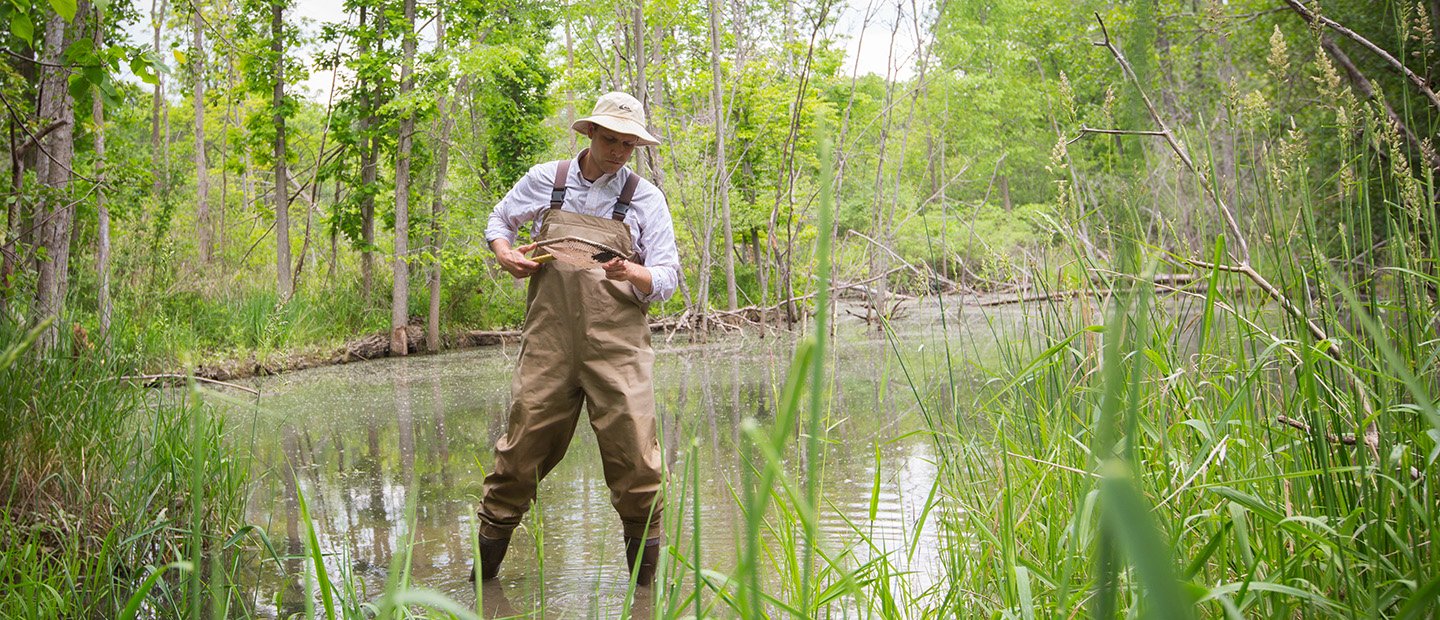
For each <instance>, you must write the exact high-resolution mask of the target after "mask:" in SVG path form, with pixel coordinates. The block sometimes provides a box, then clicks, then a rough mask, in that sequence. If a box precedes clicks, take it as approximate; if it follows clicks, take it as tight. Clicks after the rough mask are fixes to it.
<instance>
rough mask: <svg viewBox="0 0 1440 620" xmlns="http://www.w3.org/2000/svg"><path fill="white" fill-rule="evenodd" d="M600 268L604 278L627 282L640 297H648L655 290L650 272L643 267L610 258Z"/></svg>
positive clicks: (621, 259) (620, 259)
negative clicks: (603, 272) (603, 270)
mask: <svg viewBox="0 0 1440 620" xmlns="http://www.w3.org/2000/svg"><path fill="white" fill-rule="evenodd" d="M601 267H603V268H604V269H605V277H606V278H608V279H611V280H615V281H618V282H629V283H630V285H631V286H634V287H635V290H637V291H640V294H642V295H649V294H650V293H651V292H653V291H654V290H655V285H654V282H653V281H652V280H651V278H650V270H649V269H648V268H646V267H645V266H644V265H641V264H639V263H633V262H630V261H628V260H625V259H623V258H612V259H610V262H607V263H605V264H604V265H601Z"/></svg>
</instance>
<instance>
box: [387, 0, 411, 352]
mask: <svg viewBox="0 0 1440 620" xmlns="http://www.w3.org/2000/svg"><path fill="white" fill-rule="evenodd" d="M401 45H402V47H403V48H404V51H403V52H402V54H403V60H402V61H401V64H400V101H401V103H402V105H403V106H404V108H403V109H402V111H401V112H400V136H399V138H398V140H397V142H396V145H397V146H396V150H397V153H396V156H395V282H394V285H393V287H392V288H391V294H390V354H391V355H405V354H406V353H407V352H408V351H409V346H410V345H409V342H408V338H407V337H406V331H405V325H406V324H407V323H408V322H409V307H410V267H409V264H408V263H406V262H405V261H406V260H408V259H409V256H408V254H409V250H410V239H409V237H410V150H411V141H412V140H413V139H414V134H415V107H414V106H415V104H414V102H412V101H409V98H410V93H411V91H412V90H414V86H415V84H414V82H413V77H414V72H415V0H405V35H404V42H403V43H402V44H401Z"/></svg>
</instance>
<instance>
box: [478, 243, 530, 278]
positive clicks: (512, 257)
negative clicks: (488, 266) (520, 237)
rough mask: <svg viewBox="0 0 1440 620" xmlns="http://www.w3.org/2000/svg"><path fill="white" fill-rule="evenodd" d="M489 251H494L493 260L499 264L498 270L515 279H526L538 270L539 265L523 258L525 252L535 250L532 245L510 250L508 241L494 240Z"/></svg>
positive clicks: (528, 244)
mask: <svg viewBox="0 0 1440 620" xmlns="http://www.w3.org/2000/svg"><path fill="white" fill-rule="evenodd" d="M490 249H491V250H494V251H495V260H496V262H498V263H500V268H501V269H504V270H505V271H506V272H507V273H509V274H510V275H512V276H515V278H516V279H519V278H528V277H530V276H532V275H535V272H536V271H538V270H539V269H540V263H537V262H535V261H533V260H530V259H529V258H526V257H525V253H526V252H529V251H530V250H533V249H535V244H533V243H527V244H525V245H522V246H520V247H518V248H512V247H510V242H509V241H506V240H504V239H496V240H495V241H493V242H491V244H490Z"/></svg>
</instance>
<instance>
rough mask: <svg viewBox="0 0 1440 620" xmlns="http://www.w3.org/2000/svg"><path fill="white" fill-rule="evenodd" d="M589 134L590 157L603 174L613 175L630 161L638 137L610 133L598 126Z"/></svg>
mask: <svg viewBox="0 0 1440 620" xmlns="http://www.w3.org/2000/svg"><path fill="white" fill-rule="evenodd" d="M594 127H595V129H593V130H591V132H590V156H591V157H593V158H594V159H595V164H596V165H598V166H600V170H602V171H603V172H604V173H605V174H615V173H616V172H619V171H620V168H622V167H624V166H625V164H626V163H627V162H629V161H630V155H632V154H633V153H634V152H635V144H636V142H637V141H638V140H639V137H637V136H632V135H630V134H628V133H619V132H615V131H611V130H609V129H606V128H604V127H601V126H599V125H595V126H594Z"/></svg>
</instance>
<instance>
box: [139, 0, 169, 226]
mask: <svg viewBox="0 0 1440 620" xmlns="http://www.w3.org/2000/svg"><path fill="white" fill-rule="evenodd" d="M167 9H168V3H167V2H166V0H150V25H151V26H152V27H153V28H154V29H155V30H154V31H155V37H154V39H153V45H152V46H151V52H152V53H153V54H154V55H155V60H156V61H157V62H158V61H159V59H160V58H161V56H160V35H161V32H162V30H163V29H164V28H165V12H166V10H167ZM164 107H165V73H164V72H162V71H159V70H156V71H155V86H154V88H153V89H152V91H151V95H150V172H151V173H152V174H154V175H155V177H154V179H153V180H152V182H151V184H150V191H151V192H153V194H154V196H155V197H159V196H161V195H162V194H163V193H164V191H165V173H164V157H165V151H164V149H163V148H162V146H161V144H160V136H161V134H160V116H161V114H162V113H163V110H164ZM144 219H145V213H144V211H142V212H141V221H142V222H143V221H144Z"/></svg>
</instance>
